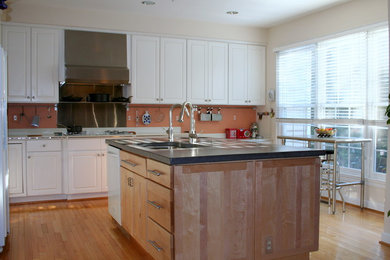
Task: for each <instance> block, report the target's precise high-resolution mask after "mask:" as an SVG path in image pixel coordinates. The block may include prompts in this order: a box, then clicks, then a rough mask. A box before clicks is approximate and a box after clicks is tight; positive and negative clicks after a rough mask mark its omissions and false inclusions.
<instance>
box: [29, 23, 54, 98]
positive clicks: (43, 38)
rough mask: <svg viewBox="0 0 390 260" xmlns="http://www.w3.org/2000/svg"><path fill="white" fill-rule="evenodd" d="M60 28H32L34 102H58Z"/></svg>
mask: <svg viewBox="0 0 390 260" xmlns="http://www.w3.org/2000/svg"><path fill="white" fill-rule="evenodd" d="M59 37H60V32H59V30H55V29H45V28H32V31H31V64H32V66H31V91H32V96H31V99H32V101H33V102H41V103H44V102H47V103H58V71H59V64H58V57H59Z"/></svg>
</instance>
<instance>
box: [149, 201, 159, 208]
mask: <svg viewBox="0 0 390 260" xmlns="http://www.w3.org/2000/svg"><path fill="white" fill-rule="evenodd" d="M148 203H149V204H150V205H152V206H153V207H155V208H156V209H161V208H162V207H161V206H160V205H158V204H157V203H156V202H154V201H150V200H148Z"/></svg>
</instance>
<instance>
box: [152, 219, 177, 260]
mask: <svg viewBox="0 0 390 260" xmlns="http://www.w3.org/2000/svg"><path fill="white" fill-rule="evenodd" d="M146 229H147V231H146V249H147V251H148V253H149V254H150V255H151V256H152V257H153V258H154V259H156V260H163V259H164V260H166V259H172V255H173V254H172V251H173V236H172V235H171V234H169V232H167V231H166V230H165V229H163V228H162V227H160V226H159V225H158V224H156V223H155V222H154V221H153V220H152V219H150V218H148V219H147V222H146Z"/></svg>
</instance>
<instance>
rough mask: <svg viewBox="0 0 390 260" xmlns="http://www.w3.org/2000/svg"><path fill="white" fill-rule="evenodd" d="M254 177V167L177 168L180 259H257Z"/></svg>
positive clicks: (249, 164)
mask: <svg viewBox="0 0 390 260" xmlns="http://www.w3.org/2000/svg"><path fill="white" fill-rule="evenodd" d="M253 172H254V163H253V162H231V163H218V164H198V165H183V166H174V173H175V174H174V203H175V207H174V227H175V230H174V233H175V235H174V239H175V259H254V251H255V249H254V248H253V246H254V243H253V240H254V236H255V234H254V226H253V225H254V189H253V188H254V180H253V179H254V174H253ZM188 256H190V257H188Z"/></svg>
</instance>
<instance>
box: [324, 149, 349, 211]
mask: <svg viewBox="0 0 390 260" xmlns="http://www.w3.org/2000/svg"><path fill="white" fill-rule="evenodd" d="M334 163H335V161H334V151H333V150H326V154H325V156H324V158H323V159H322V160H321V168H320V174H321V178H320V180H321V185H320V192H321V191H327V192H328V205H329V208H330V207H331V200H332V192H331V191H332V184H333V164H334ZM336 164H337V162H336ZM336 169H337V170H336V176H337V177H336V180H335V181H336V183H337V182H340V171H339V167H338V165H336ZM336 190H337V191H338V192H339V195H340V198H341V201H342V202H343V212H345V200H344V196H343V194H342V193H341V187H340V186H336Z"/></svg>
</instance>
